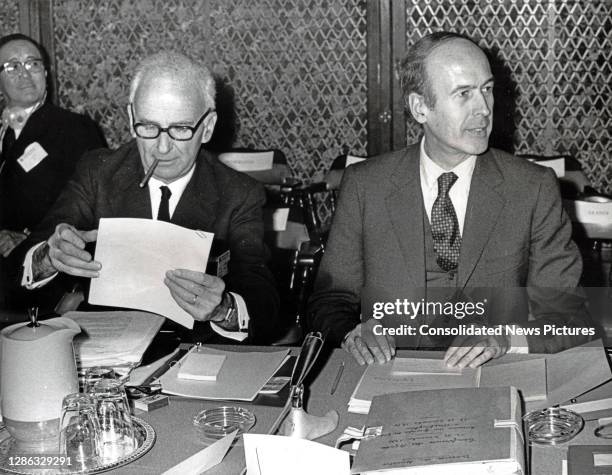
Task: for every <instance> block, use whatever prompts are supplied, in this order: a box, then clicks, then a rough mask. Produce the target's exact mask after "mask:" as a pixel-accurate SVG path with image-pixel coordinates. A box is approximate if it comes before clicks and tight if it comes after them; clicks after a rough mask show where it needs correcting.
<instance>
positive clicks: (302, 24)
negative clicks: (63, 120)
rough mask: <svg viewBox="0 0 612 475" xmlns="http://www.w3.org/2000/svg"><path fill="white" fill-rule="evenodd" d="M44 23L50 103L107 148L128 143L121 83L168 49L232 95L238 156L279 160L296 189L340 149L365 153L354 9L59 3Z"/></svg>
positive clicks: (342, 4)
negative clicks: (90, 124)
mask: <svg viewBox="0 0 612 475" xmlns="http://www.w3.org/2000/svg"><path fill="white" fill-rule="evenodd" d="M84 19H86V21H84ZM53 21H54V27H55V40H56V59H57V69H58V73H59V76H58V82H59V84H60V85H61V89H60V94H59V97H60V101H61V103H62V104H64V105H66V106H67V107H70V108H73V109H86V110H89V111H94V112H95V113H96V116H97V118H98V119H99V120H100V121H101V124H102V125H103V127H104V129H105V131H106V133H107V137H108V139H109V141H110V142H111V144H112V145H113V146H116V145H118V144H120V143H122V142H123V141H125V140H126V139H127V138H128V133H127V115H126V114H125V113H124V110H125V105H126V101H127V93H128V90H127V85H128V81H129V77H128V76H129V72H131V71H132V70H133V69H134V65H135V64H136V63H137V62H138V61H139V60H140V59H141V58H142V57H143V56H145V55H147V54H149V53H151V52H154V51H157V50H159V49H161V48H174V49H178V50H182V51H185V52H189V53H190V54H191V55H192V56H194V57H197V58H202V59H205V60H206V61H207V62H208V63H209V64H211V65H212V69H213V70H214V71H215V72H217V73H219V74H220V75H222V76H223V77H224V78H226V80H227V81H228V82H229V84H230V85H231V86H232V87H233V89H234V91H235V102H236V111H237V116H238V119H239V123H240V128H239V131H238V137H237V145H239V146H248V147H255V148H279V149H281V150H282V151H284V152H285V154H286V155H287V158H288V160H289V163H290V166H291V168H292V169H293V171H294V173H295V175H297V176H299V177H301V178H308V177H310V176H312V175H313V174H315V173H316V172H317V171H321V170H323V169H324V168H326V167H328V166H329V164H330V163H331V161H332V160H333V159H334V158H335V157H336V156H338V155H339V154H340V153H341V152H342V150H343V148H344V147H347V148H348V149H350V150H354V151H355V153H362V154H363V153H365V150H366V137H367V134H366V127H367V124H366V97H367V93H366V79H367V77H366V37H365V31H366V23H365V2H346V1H344V0H331V1H326V2H321V1H318V0H294V1H291V2H287V1H284V0H258V1H253V0H233V1H227V0H208V1H195V0H193V1H189V0H140V1H133V0H113V1H105V2H99V4H98V2H93V1H91V0H62V1H55V2H54V19H53Z"/></svg>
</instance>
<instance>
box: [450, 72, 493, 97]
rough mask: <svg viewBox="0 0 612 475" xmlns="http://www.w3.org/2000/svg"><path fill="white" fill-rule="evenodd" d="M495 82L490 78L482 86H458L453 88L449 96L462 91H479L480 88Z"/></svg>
mask: <svg viewBox="0 0 612 475" xmlns="http://www.w3.org/2000/svg"><path fill="white" fill-rule="evenodd" d="M494 82H495V78H494V77H493V76H491V77H490V78H489V79H487V80H486V81H485V82H483V83H482V85H480V86H474V85H473V84H460V85H459V86H457V87H455V88H453V89H452V90H451V94H454V93H455V92H457V91H464V90H468V89H480V88H481V87H484V86H486V85H488V84H490V83H494Z"/></svg>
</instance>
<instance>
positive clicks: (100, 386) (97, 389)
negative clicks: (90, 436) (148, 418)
mask: <svg viewBox="0 0 612 475" xmlns="http://www.w3.org/2000/svg"><path fill="white" fill-rule="evenodd" d="M91 395H92V396H93V397H94V398H95V400H96V407H97V413H98V421H99V424H100V440H101V456H102V460H103V461H104V463H109V462H113V461H116V460H118V459H120V458H122V457H125V456H127V455H129V454H131V453H132V452H133V451H134V449H135V448H136V443H135V439H134V427H133V425H132V416H131V414H130V406H129V404H128V400H127V396H126V394H125V388H124V387H123V383H122V382H121V381H119V380H116V379H101V380H99V381H98V382H96V383H95V384H94V386H93V388H92V390H91Z"/></svg>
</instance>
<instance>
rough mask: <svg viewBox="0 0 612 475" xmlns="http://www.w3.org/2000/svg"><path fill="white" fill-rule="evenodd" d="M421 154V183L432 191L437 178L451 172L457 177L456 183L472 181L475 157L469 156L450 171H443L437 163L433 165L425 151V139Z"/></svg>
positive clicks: (422, 143) (435, 185) (436, 184)
mask: <svg viewBox="0 0 612 475" xmlns="http://www.w3.org/2000/svg"><path fill="white" fill-rule="evenodd" d="M420 148H421V152H420V160H419V162H420V170H421V181H422V182H423V184H424V185H425V186H426V187H427V188H429V189H432V188H434V187H436V188H437V186H438V177H439V176H440V175H442V174H443V173H447V172H453V173H454V174H455V175H457V181H458V182H467V183H470V182H471V181H472V175H473V173H474V167H475V166H476V158H477V157H476V155H470V156H469V157H468V158H466V159H465V160H464V161H463V162H461V163H460V164H459V165H457V166H456V167H455V168H453V169H452V170H445V169H444V168H442V167H441V166H439V165H438V164H437V163H435V162H434V161H433V160H432V159H431V158H430V157H429V156H428V155H427V152H426V151H425V137H423V139H422V140H421V147H420Z"/></svg>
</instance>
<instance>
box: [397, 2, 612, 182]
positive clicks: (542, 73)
mask: <svg viewBox="0 0 612 475" xmlns="http://www.w3.org/2000/svg"><path fill="white" fill-rule="evenodd" d="M405 7H406V39H407V41H408V44H410V43H412V42H414V41H415V40H416V39H418V38H420V37H421V36H423V34H425V33H428V32H430V31H437V30H441V29H446V30H453V31H459V32H463V33H465V34H467V35H469V36H470V37H472V38H474V39H475V40H479V42H480V44H481V46H483V47H488V48H491V49H492V50H494V51H495V52H497V55H498V56H499V57H501V58H502V60H503V64H504V66H505V68H508V69H509V70H510V75H511V80H512V81H513V82H514V83H516V89H515V91H514V96H515V98H516V100H515V103H514V107H515V110H514V127H515V133H514V149H515V152H517V153H530V154H538V155H555V154H569V155H572V156H574V157H576V158H578V160H579V161H580V162H581V163H582V165H583V168H584V169H585V171H586V172H587V174H588V175H589V178H590V180H591V182H592V183H593V184H594V186H595V187H596V188H599V189H601V190H602V191H607V192H608V193H612V140H611V137H612V1H610V0H588V1H587V0H584V1H577V0H493V1H492V0H489V1H480V2H478V1H473V0H418V1H411V0H405ZM418 135H419V129H418V127H416V125H415V124H414V123H409V124H408V126H407V136H408V142H409V143H410V142H413V141H414V140H415V139H416V137H417V136H418Z"/></svg>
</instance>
